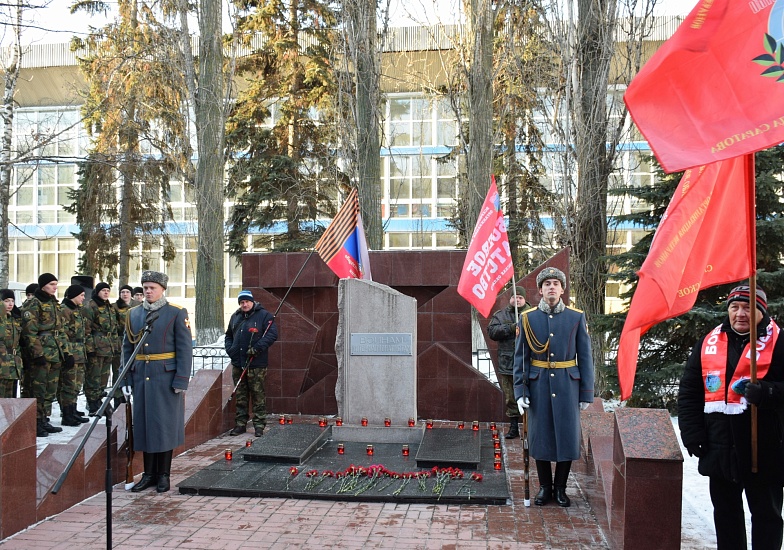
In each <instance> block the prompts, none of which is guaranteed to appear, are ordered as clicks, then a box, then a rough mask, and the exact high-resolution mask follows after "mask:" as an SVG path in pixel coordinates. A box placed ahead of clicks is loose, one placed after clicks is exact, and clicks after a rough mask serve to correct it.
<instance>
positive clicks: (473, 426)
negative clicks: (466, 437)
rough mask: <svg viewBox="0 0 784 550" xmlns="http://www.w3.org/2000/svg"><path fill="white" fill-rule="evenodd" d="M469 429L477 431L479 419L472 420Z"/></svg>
mask: <svg viewBox="0 0 784 550" xmlns="http://www.w3.org/2000/svg"><path fill="white" fill-rule="evenodd" d="M471 429H472V430H474V431H475V432H478V431H479V421H478V420H474V421H473V422H472V423H471Z"/></svg>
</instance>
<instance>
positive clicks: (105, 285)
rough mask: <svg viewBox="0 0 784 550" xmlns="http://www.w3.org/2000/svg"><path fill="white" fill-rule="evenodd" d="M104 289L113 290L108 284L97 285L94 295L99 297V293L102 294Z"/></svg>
mask: <svg viewBox="0 0 784 550" xmlns="http://www.w3.org/2000/svg"><path fill="white" fill-rule="evenodd" d="M104 288H111V287H110V286H109V284H108V283H103V282H101V283H98V284H97V285H95V289H94V290H93V295H94V296H98V293H99V292H101V291H102V290H103V289H104Z"/></svg>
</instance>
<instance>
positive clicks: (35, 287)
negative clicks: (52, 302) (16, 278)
mask: <svg viewBox="0 0 784 550" xmlns="http://www.w3.org/2000/svg"><path fill="white" fill-rule="evenodd" d="M38 288H39V287H38V285H37V284H36V283H30V284H29V285H27V288H25V294H35V291H36V290H38Z"/></svg>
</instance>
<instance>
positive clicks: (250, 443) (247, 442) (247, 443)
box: [245, 439, 253, 447]
mask: <svg viewBox="0 0 784 550" xmlns="http://www.w3.org/2000/svg"><path fill="white" fill-rule="evenodd" d="M251 445H253V440H252V439H246V440H245V446H246V447H250V446H251Z"/></svg>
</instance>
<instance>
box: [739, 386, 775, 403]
mask: <svg viewBox="0 0 784 550" xmlns="http://www.w3.org/2000/svg"><path fill="white" fill-rule="evenodd" d="M744 395H745V396H746V401H748V402H749V403H751V404H753V405H759V404H760V403H762V400H763V399H764V398H765V397H766V396H767V397H770V396H772V395H773V384H770V383H769V382H763V381H762V380H760V381H758V382H757V383H756V384H752V383H751V382H749V383H748V384H746V392H745V393H744Z"/></svg>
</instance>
